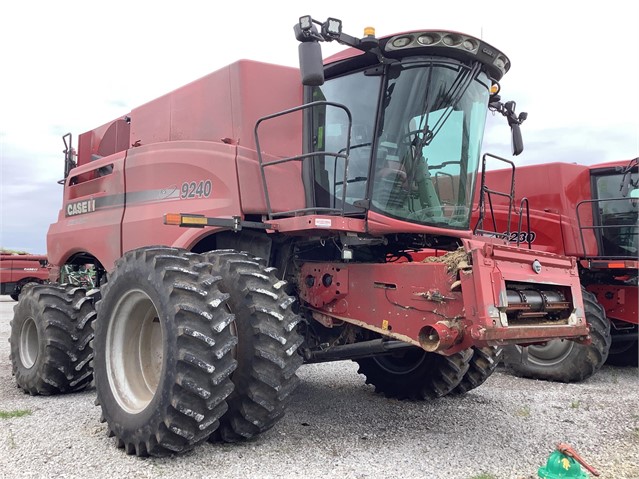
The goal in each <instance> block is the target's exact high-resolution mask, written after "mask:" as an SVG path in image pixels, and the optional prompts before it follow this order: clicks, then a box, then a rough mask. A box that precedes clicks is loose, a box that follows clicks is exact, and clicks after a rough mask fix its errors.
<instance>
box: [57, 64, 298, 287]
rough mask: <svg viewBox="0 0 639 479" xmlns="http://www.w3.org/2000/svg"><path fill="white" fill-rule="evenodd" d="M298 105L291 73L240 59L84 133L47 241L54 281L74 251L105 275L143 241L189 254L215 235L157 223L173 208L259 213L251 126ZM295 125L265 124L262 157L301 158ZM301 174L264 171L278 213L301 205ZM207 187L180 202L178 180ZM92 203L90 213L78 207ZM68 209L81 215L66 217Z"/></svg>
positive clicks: (288, 168) (291, 169)
mask: <svg viewBox="0 0 639 479" xmlns="http://www.w3.org/2000/svg"><path fill="white" fill-rule="evenodd" d="M301 103H302V86H301V85H300V83H299V71H298V70H297V69H295V68H290V67H284V66H279V65H271V64H266V63H260V62H254V61H248V60H242V61H238V62H236V63H233V64H231V65H229V66H226V67H224V68H222V69H220V70H218V71H216V72H213V73H211V74H209V75H207V76H205V77H203V78H201V79H199V80H196V81H194V82H192V83H190V84H188V85H186V86H184V87H181V88H179V89H177V90H175V91H173V92H171V93H168V94H167V95H164V96H162V97H160V98H158V99H156V100H153V101H151V102H149V103H146V104H145V105H142V106H140V107H138V108H135V109H134V110H132V111H131V112H130V113H128V114H127V115H125V116H124V117H123V118H119V119H116V120H114V121H112V122H110V123H107V124H105V125H102V126H100V127H98V128H95V129H94V130H90V131H88V132H86V133H83V134H82V135H80V140H79V148H78V165H79V166H78V167H77V168H75V169H74V170H72V173H71V174H70V175H69V177H68V178H67V180H66V185H65V190H64V199H63V205H62V209H61V210H60V212H59V215H58V221H57V222H56V223H54V224H52V225H51V226H50V228H49V233H48V235H47V251H48V256H49V259H50V261H51V263H52V264H53V265H54V268H53V269H52V271H51V279H52V280H55V279H57V277H58V275H59V265H63V264H65V263H66V262H67V261H68V260H69V259H70V258H72V257H73V256H74V255H77V254H81V253H88V254H90V255H91V256H94V257H95V258H97V259H98V261H99V262H100V263H101V264H102V265H103V266H104V268H106V270H107V271H110V270H111V269H112V268H113V266H114V263H115V260H116V259H118V258H119V257H120V256H122V254H123V252H124V251H128V250H130V249H133V248H135V247H138V246H143V245H149V244H166V245H175V246H180V247H186V248H190V247H192V246H193V245H194V244H195V243H197V242H198V241H199V240H200V239H202V238H203V237H204V236H206V235H210V234H212V233H213V231H211V230H210V229H209V230H207V231H206V232H202V231H200V230H197V231H194V230H188V229H182V228H164V227H162V217H163V215H164V214H165V213H168V212H171V211H175V210H179V211H183V212H185V213H195V214H205V215H208V216H216V217H224V216H229V217H230V216H232V215H243V214H252V213H262V212H264V211H265V210H266V207H265V200H264V192H263V189H262V184H261V180H260V176H259V174H260V173H259V165H258V160H257V154H256V152H255V138H254V134H253V128H254V126H255V123H256V121H257V120H258V119H259V118H260V117H262V116H265V115H267V114H271V113H273V112H274V111H280V110H284V109H287V108H291V107H293V106H297V105H299V104H301ZM301 128H302V122H301V114H297V115H295V114H293V115H288V116H285V117H282V118H281V119H277V120H274V121H273V122H270V123H269V124H268V125H265V126H264V140H263V141H262V147H263V148H264V149H265V150H267V151H268V152H269V155H270V156H269V155H267V156H266V159H267V160H268V159H269V158H279V157H282V156H284V155H285V154H291V152H294V153H295V154H300V153H301V146H302V145H301V140H300V139H301V136H302V133H301ZM300 171H301V170H300V166H299V165H298V164H294V163H287V164H283V165H275V166H272V167H269V168H268V169H267V171H266V176H267V180H268V181H270V182H272V183H273V182H276V181H277V182H281V184H282V185H286V187H285V188H272V189H271V190H270V194H271V206H272V208H273V210H274V211H275V212H278V211H285V210H290V209H292V208H304V207H305V200H304V189H303V185H302V180H301V174H300ZM206 181H210V182H211V192H210V194H209V195H208V196H206V195H200V196H197V195H196V196H195V197H192V198H191V197H187V198H183V197H181V192H182V190H181V188H182V187H183V185H184V184H187V185H189V184H190V183H192V182H195V184H196V185H197V184H198V183H199V182H206ZM125 185H126V186H125ZM187 187H188V186H187ZM125 192H126V194H125ZM94 200H95V201H96V205H97V206H96V207H95V209H92V207H87V208H86V209H85V210H84V211H82V209H81V208H82V207H83V206H84V205H94V203H93V201H94ZM69 208H80V209H79V210H73V211H72V213H73V214H71V215H70V214H68V213H69V211H68V209H69Z"/></svg>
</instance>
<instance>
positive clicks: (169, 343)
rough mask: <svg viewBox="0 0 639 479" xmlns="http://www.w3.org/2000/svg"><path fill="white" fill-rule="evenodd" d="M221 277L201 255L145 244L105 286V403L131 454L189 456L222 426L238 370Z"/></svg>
mask: <svg viewBox="0 0 639 479" xmlns="http://www.w3.org/2000/svg"><path fill="white" fill-rule="evenodd" d="M220 279H221V278H219V277H218V276H215V275H213V274H211V265H210V264H208V263H206V262H205V260H204V258H203V257H202V256H201V255H197V254H192V253H189V252H187V251H184V250H180V249H176V248H167V247H146V248H140V249H137V250H134V251H130V252H128V253H126V254H125V255H124V256H123V257H122V258H120V259H119V260H118V261H117V263H116V267H115V270H114V271H113V273H112V274H111V275H110V277H109V281H108V283H106V284H105V286H104V287H103V291H102V299H101V300H100V301H98V303H97V305H96V306H97V311H98V320H97V321H96V328H95V345H94V349H95V364H94V370H95V382H96V390H97V400H96V402H97V404H99V405H100V406H101V409H102V418H101V419H102V421H106V423H107V427H108V434H109V436H115V437H116V441H117V446H118V447H122V448H124V449H125V450H126V453H127V454H137V455H138V456H147V455H153V456H165V455H168V454H170V453H174V452H177V453H181V452H185V451H187V450H190V449H191V448H193V447H194V446H195V445H196V444H198V443H199V442H201V441H203V440H205V439H206V438H207V437H208V436H209V435H210V434H211V433H212V432H213V431H214V430H215V429H216V428H217V427H218V425H219V422H218V420H219V418H220V417H221V416H222V414H224V412H225V411H226V409H227V405H226V401H225V400H226V398H227V396H228V395H229V394H230V393H231V391H232V389H233V385H232V383H231V381H230V380H229V376H230V374H231V372H232V371H233V370H234V369H235V367H236V362H235V360H234V359H233V358H232V356H231V350H232V348H233V346H234V345H235V338H234V337H233V336H232V335H231V333H230V330H229V324H230V323H231V322H232V321H233V316H232V315H231V314H229V313H228V311H227V309H226V308H225V304H226V300H227V297H228V296H227V295H226V294H224V293H222V292H221V291H220V289H219V286H218V285H219V282H220Z"/></svg>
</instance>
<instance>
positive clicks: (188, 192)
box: [180, 180, 213, 199]
mask: <svg viewBox="0 0 639 479" xmlns="http://www.w3.org/2000/svg"><path fill="white" fill-rule="evenodd" d="M212 189H213V184H212V183H211V180H206V181H191V182H188V181H185V182H184V183H182V186H181V187H180V198H182V199H188V198H208V197H209V196H211V190H212Z"/></svg>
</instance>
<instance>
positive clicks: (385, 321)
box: [382, 319, 388, 331]
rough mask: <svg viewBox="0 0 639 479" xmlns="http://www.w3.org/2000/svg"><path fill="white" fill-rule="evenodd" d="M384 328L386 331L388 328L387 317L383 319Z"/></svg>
mask: <svg viewBox="0 0 639 479" xmlns="http://www.w3.org/2000/svg"><path fill="white" fill-rule="evenodd" d="M382 329H383V330H384V331H386V330H387V329H388V320H387V319H385V320H384V321H382Z"/></svg>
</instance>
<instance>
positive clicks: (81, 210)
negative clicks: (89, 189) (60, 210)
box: [67, 199, 95, 216]
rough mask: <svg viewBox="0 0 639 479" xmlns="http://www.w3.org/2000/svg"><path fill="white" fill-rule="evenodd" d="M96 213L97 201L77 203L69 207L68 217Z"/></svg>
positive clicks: (70, 204)
mask: <svg viewBox="0 0 639 479" xmlns="http://www.w3.org/2000/svg"><path fill="white" fill-rule="evenodd" d="M94 211H95V200H93V199H91V200H84V201H77V202H75V203H69V204H68V205H67V216H75V215H83V214H85V213H93V212H94Z"/></svg>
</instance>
